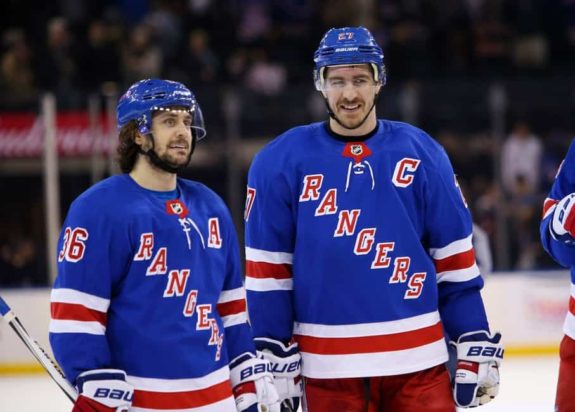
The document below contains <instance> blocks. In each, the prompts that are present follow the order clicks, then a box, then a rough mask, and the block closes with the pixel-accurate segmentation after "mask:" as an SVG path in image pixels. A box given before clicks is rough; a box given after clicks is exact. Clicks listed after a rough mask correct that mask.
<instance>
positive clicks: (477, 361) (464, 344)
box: [451, 331, 503, 408]
mask: <svg viewBox="0 0 575 412" xmlns="http://www.w3.org/2000/svg"><path fill="white" fill-rule="evenodd" d="M500 340H501V334H500V333H495V334H493V336H490V335H489V333H487V332H486V331H477V332H468V333H464V334H463V335H461V336H460V337H459V339H458V341H457V343H454V342H451V344H452V345H454V346H455V347H456V349H457V370H456V371H455V379H454V382H453V396H454V398H455V402H456V403H457V405H458V406H460V407H463V408H469V407H475V406H479V405H483V404H486V403H487V402H489V401H491V399H493V398H495V396H497V393H498V392H499V365H500V364H501V361H502V360H503V346H502V345H501V344H500V343H499V341H500Z"/></svg>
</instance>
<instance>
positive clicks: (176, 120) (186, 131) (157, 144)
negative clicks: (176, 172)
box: [144, 110, 192, 167]
mask: <svg viewBox="0 0 575 412" xmlns="http://www.w3.org/2000/svg"><path fill="white" fill-rule="evenodd" d="M191 126H192V116H191V114H190V113H189V112H188V111H185V110H172V111H165V112H164V111H159V112H156V113H155V114H154V116H153V120H152V134H153V136H154V150H155V151H156V154H157V155H158V157H159V158H160V159H162V160H163V161H165V162H166V163H168V164H169V165H170V166H172V167H180V166H185V165H187V164H188V161H189V158H190V154H191V151H192V132H191ZM144 150H145V148H144Z"/></svg>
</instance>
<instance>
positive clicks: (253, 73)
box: [0, 0, 575, 285]
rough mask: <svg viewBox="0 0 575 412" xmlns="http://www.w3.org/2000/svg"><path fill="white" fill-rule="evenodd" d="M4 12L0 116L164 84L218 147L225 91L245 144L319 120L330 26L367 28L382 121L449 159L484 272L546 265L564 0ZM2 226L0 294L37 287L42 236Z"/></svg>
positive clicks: (568, 96)
mask: <svg viewBox="0 0 575 412" xmlns="http://www.w3.org/2000/svg"><path fill="white" fill-rule="evenodd" d="M31 7H33V8H34V11H33V12H31V11H30V8H31ZM0 11H1V12H0V112H6V111H37V110H38V102H39V96H40V95H41V94H42V93H44V92H48V91H49V92H52V93H54V94H55V95H56V98H57V101H58V108H59V110H70V109H72V110H76V109H80V110H84V109H85V108H86V105H87V96H88V95H91V94H96V95H99V96H115V95H117V93H118V92H119V91H121V90H123V89H125V87H127V86H128V85H129V84H131V83H133V82H134V81H135V80H137V79H141V78H146V77H164V78H170V79H174V80H178V81H181V82H184V83H185V84H186V85H188V86H189V87H190V88H191V89H192V90H194V91H195V92H196V94H197V96H198V98H199V100H200V103H201V105H202V108H203V111H204V116H205V117H206V120H207V122H208V130H209V133H210V136H211V137H210V138H214V135H215V138H216V139H217V137H218V133H223V131H222V129H221V126H220V128H218V125H221V122H220V119H221V117H222V110H223V109H222V106H223V104H222V101H223V100H222V96H224V95H225V94H226V93H227V92H228V91H229V90H230V89H236V90H239V91H240V97H241V99H242V100H241V103H242V106H243V107H244V108H247V109H244V119H243V120H244V122H243V123H242V128H243V130H242V134H241V135H242V137H243V138H245V139H249V138H250V137H265V138H268V139H269V138H272V137H273V135H274V134H275V133H279V132H281V131H282V130H284V129H285V128H286V127H290V126H295V125H296V124H299V123H303V122H307V121H312V120H317V119H321V118H324V117H325V112H324V108H323V106H322V104H321V101H318V100H317V98H315V100H314V97H311V96H315V94H314V91H313V85H312V80H311V72H312V67H313V62H312V56H313V51H314V50H315V48H316V46H317V43H318V42H319V40H320V37H321V35H322V33H323V32H324V31H325V30H326V29H328V28H330V27H334V26H346V25H364V26H366V27H368V28H369V29H370V30H371V31H372V32H373V33H374V35H375V36H376V38H377V40H378V42H379V43H380V44H381V45H382V46H383V48H384V53H385V61H386V65H387V68H388V74H389V85H388V86H386V89H385V90H384V93H383V96H382V101H381V103H380V107H379V109H380V110H381V113H380V114H381V116H382V117H386V118H392V119H397V120H408V121H411V122H414V123H415V124H416V125H418V126H420V127H422V128H424V129H425V130H426V131H428V132H429V133H431V134H432V135H433V136H434V137H435V138H436V139H437V140H439V141H440V142H441V143H442V144H443V145H444V147H445V148H446V149H447V151H448V152H449V154H450V156H451V158H452V160H453V164H454V168H455V170H456V172H457V174H458V176H459V179H460V183H461V185H462V186H463V188H464V191H465V193H466V196H467V198H468V202H469V204H470V207H471V209H472V212H473V215H474V220H475V221H476V223H477V224H478V225H479V226H480V227H482V228H483V229H484V230H485V232H486V233H487V234H488V236H489V239H490V241H491V245H492V249H493V254H494V256H495V269H496V270H497V269H498V270H515V269H537V268H542V267H549V266H551V265H552V263H551V262H549V260H548V258H546V255H545V254H544V253H543V251H542V249H541V247H540V245H539V241H538V239H539V235H538V221H539V218H540V211H541V205H542V202H543V199H544V197H545V194H546V193H547V191H548V189H549V187H550V184H551V182H552V180H553V177H554V173H555V171H556V169H557V166H558V164H559V162H560V161H561V158H562V156H563V154H564V153H565V151H566V148H567V146H568V144H569V142H570V139H571V137H572V134H571V133H572V132H573V131H575V124H574V120H573V119H575V116H572V115H573V109H574V102H573V96H574V95H575V90H573V86H572V84H573V81H572V80H573V79H572V77H571V76H572V73H574V69H575V0H440V1H438V0H379V1H377V0H356V1H353V2H352V1H346V0H329V1H328V0H99V1H91V0H59V1H49V2H42V3H40V2H28V1H16V0H7V1H2V2H1V4H0ZM493 82H503V83H504V84H506V85H507V90H508V92H509V96H510V97H511V101H509V102H508V109H507V110H506V112H505V121H506V123H505V129H504V130H503V131H501V132H502V135H501V136H499V137H500V140H499V141H498V142H499V143H498V144H494V135H493V127H492V124H490V113H489V104H487V103H486V102H485V100H486V99H488V95H487V93H486V85H489V84H492V83H493ZM565 85H569V86H565ZM412 94H413V95H414V96H416V97H415V99H414V98H412V99H410V95H412ZM414 101H415V103H414ZM410 102H411V103H410ZM534 107H536V108H537V110H535V109H533V108H534ZM557 107H560V109H557ZM539 109H541V112H539V111H538V110H539ZM497 182H499V183H497ZM6 207H7V206H5V207H4V208H5V209H6ZM501 209H503V210H504V213H503V221H501V220H499V221H498V218H497V216H496V215H497V213H496V211H497V210H501ZM10 215H11V216H12V215H13V214H10ZM500 216H501V215H500ZM502 222H503V224H505V228H506V230H505V231H504V234H505V239H504V241H505V248H503V247H502V245H501V242H502V240H501V238H500V237H498V234H497V231H498V228H497V225H498V224H499V225H500V224H501V223H502ZM0 228H1V229H2V231H0V245H1V248H0V251H1V252H2V253H1V254H0V258H1V261H0V265H1V266H0V285H2V284H4V285H18V284H42V282H44V283H45V282H46V274H45V273H44V274H42V275H40V276H36V277H34V276H32V278H30V276H28V277H24V276H21V275H19V274H18V273H21V272H22V267H26V265H28V266H27V267H31V266H30V265H32V266H33V267H46V265H45V262H44V260H45V257H43V256H42V253H41V251H42V250H43V248H44V245H43V244H41V238H40V237H39V236H38V237H37V239H32V238H31V237H30V236H26V235H25V234H23V233H19V232H18V230H17V229H15V227H14V226H13V225H12V224H11V223H7V222H0ZM6 228H10V232H11V233H6ZM2 232H4V233H2ZM503 249H505V250H506V251H505V254H506V257H507V259H506V260H501V259H500V258H499V256H498V254H500V253H501V252H500V251H501V250H503ZM22 256H24V258H22ZM22 261H25V263H24V264H23V263H21V262H22ZM37 262H40V264H38V263H37ZM34 265H36V266H34ZM44 270H45V269H44Z"/></svg>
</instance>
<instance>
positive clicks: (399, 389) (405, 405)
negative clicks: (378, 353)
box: [303, 365, 455, 412]
mask: <svg viewBox="0 0 575 412" xmlns="http://www.w3.org/2000/svg"><path fill="white" fill-rule="evenodd" d="M304 382H305V384H304V402H303V403H304V411H307V412H326V411H338V412H419V411H425V412H455V403H454V401H453V393H452V390H451V383H450V379H449V374H448V373H447V369H446V367H445V365H438V366H435V367H433V368H431V369H426V370H423V371H420V372H414V373H408V374H404V375H396V376H381V377H371V378H342V379H312V378H305V379H304Z"/></svg>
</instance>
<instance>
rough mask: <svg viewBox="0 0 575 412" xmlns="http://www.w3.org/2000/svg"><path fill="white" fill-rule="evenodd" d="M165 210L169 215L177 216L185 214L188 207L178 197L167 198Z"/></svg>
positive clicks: (181, 216) (180, 216)
mask: <svg viewBox="0 0 575 412" xmlns="http://www.w3.org/2000/svg"><path fill="white" fill-rule="evenodd" d="M166 212H167V213H168V214H169V215H176V216H178V217H179V218H183V217H185V216H187V214H188V209H187V208H186V205H184V204H183V203H182V201H181V200H180V199H174V200H168V201H167V202H166Z"/></svg>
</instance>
